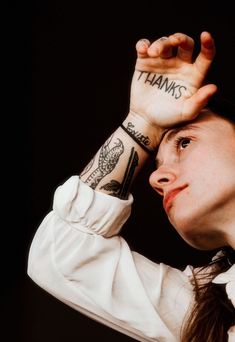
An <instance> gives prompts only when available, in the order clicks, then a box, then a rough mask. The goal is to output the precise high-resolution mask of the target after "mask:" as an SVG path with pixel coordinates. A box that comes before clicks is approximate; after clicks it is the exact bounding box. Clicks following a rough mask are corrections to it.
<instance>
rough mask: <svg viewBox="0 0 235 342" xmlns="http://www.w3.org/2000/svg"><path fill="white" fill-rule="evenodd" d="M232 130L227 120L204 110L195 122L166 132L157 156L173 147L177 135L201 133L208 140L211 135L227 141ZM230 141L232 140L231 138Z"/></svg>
mask: <svg viewBox="0 0 235 342" xmlns="http://www.w3.org/2000/svg"><path fill="white" fill-rule="evenodd" d="M231 128H232V125H231V124H230V123H229V122H228V121H227V120H225V119H224V118H222V117H220V116H218V115H216V114H214V113H213V112H211V111H209V110H206V109H204V110H202V111H201V112H200V114H199V115H198V116H197V118H196V119H195V120H193V121H190V122H187V123H184V124H182V125H179V126H176V127H173V128H170V129H168V130H166V131H165V132H164V134H163V136H162V139H161V142H160V144H159V148H158V153H157V156H158V155H161V154H162V152H163V151H164V150H165V148H167V147H168V146H171V144H172V142H173V141H174V139H175V137H176V135H177V136H178V134H180V133H182V134H184V133H185V134H186V133H187V131H188V132H190V133H191V132H192V133H197V132H199V133H203V134H204V136H205V138H206V139H209V137H210V136H211V135H216V137H218V139H220V138H219V137H221V135H222V136H223V139H226V137H228V136H229V135H227V133H228V132H229V129H230V130H231ZM226 130H228V132H226ZM233 131H234V128H233ZM229 139H231V136H230V138H229Z"/></svg>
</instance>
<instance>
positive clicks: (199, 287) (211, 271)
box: [181, 249, 235, 342]
mask: <svg viewBox="0 0 235 342" xmlns="http://www.w3.org/2000/svg"><path fill="white" fill-rule="evenodd" d="M228 253H230V255H233V256H232V258H234V253H235V252H234V251H233V250H231V249H227V251H226V254H224V256H223V257H220V258H217V260H216V261H214V262H213V265H211V264H210V265H209V267H208V266H206V267H202V268H200V269H199V271H194V272H193V285H194V291H195V304H194V307H193V309H192V311H191V312H190V313H189V317H187V320H186V322H185V323H184V325H183V327H182V334H181V336H182V339H181V341H182V342H199V341H200V342H226V341H228V334H227V332H228V330H229V328H230V327H231V326H232V325H234V324H235V308H234V306H233V304H232V302H231V301H230V300H229V299H228V296H227V293H226V290H225V285H224V284H214V283H212V279H213V278H214V277H215V276H216V275H218V274H219V273H221V272H225V271H226V270H228V269H229V268H230V267H231V262H234V260H233V261H231V260H232V258H231V260H229V258H228ZM206 279H207V280H206ZM208 279H209V280H208Z"/></svg>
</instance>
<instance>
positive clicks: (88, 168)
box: [80, 157, 95, 177]
mask: <svg viewBox="0 0 235 342" xmlns="http://www.w3.org/2000/svg"><path fill="white" fill-rule="evenodd" d="M94 162H95V157H94V158H93V159H92V160H91V161H90V163H89V164H88V165H87V166H86V167H85V169H84V170H83V171H82V172H81V173H80V176H81V177H82V176H84V175H85V174H86V173H87V172H88V171H89V170H90V169H91V168H92V166H93V164H94Z"/></svg>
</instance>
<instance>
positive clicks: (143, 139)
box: [126, 122, 150, 146]
mask: <svg viewBox="0 0 235 342" xmlns="http://www.w3.org/2000/svg"><path fill="white" fill-rule="evenodd" d="M134 127H135V126H134V125H133V124H132V123H131V122H128V124H127V127H126V129H127V131H128V132H130V133H131V135H132V136H134V137H135V138H136V139H137V140H138V141H139V142H140V143H141V144H143V145H145V146H148V145H150V139H149V137H148V136H147V137H146V136H144V135H143V134H141V133H140V132H138V131H137V130H135V129H134Z"/></svg>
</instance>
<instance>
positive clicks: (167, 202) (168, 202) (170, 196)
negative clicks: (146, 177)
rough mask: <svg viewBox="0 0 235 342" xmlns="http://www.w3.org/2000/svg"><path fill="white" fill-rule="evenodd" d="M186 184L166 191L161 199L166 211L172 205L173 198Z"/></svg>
mask: <svg viewBox="0 0 235 342" xmlns="http://www.w3.org/2000/svg"><path fill="white" fill-rule="evenodd" d="M187 186H188V185H183V186H181V187H178V188H176V189H173V190H170V191H169V192H167V193H166V195H165V196H164V199H163V206H164V209H165V211H166V212H168V211H169V209H170V208H171V205H172V201H173V199H174V198H175V197H176V196H177V195H178V194H179V193H180V192H181V191H182V190H184V189H185V188H186V187H187Z"/></svg>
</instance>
